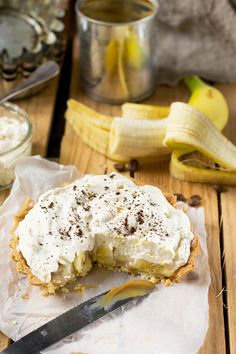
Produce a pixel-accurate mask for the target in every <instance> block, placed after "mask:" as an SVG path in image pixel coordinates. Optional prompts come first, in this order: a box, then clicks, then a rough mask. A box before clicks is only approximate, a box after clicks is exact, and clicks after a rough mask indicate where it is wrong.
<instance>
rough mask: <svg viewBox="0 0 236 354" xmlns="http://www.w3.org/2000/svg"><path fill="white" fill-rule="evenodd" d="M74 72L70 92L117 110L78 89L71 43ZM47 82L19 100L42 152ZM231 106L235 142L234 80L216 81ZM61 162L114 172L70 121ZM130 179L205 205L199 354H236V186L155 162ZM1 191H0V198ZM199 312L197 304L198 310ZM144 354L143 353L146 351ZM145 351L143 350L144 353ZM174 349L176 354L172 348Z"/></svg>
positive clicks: (165, 90) (169, 96) (168, 93)
mask: <svg viewBox="0 0 236 354" xmlns="http://www.w3.org/2000/svg"><path fill="white" fill-rule="evenodd" d="M73 53H74V55H73V66H72V69H73V72H72V81H71V91H70V92H71V94H70V96H71V97H73V98H75V99H78V100H81V101H82V102H84V103H85V104H87V105H89V106H90V107H92V108H94V109H96V110H98V111H100V112H103V113H105V114H110V115H119V114H120V107H119V106H111V105H105V104H99V103H96V102H94V101H92V100H90V99H89V98H87V97H86V96H84V95H83V93H82V92H81V91H80V90H79V73H78V69H77V67H78V48H77V44H76V42H75V48H74V52H73ZM53 85H55V83H52V84H51V85H50V86H49V88H48V89H47V90H48V91H47V92H46V91H45V92H44V93H42V94H41V95H38V96H36V97H34V98H32V99H30V100H25V101H22V102H19V104H20V106H21V107H22V108H24V109H26V110H27V111H28V112H29V114H30V116H31V119H32V121H33V127H34V151H35V152H36V153H39V154H41V155H43V156H44V155H45V151H46V147H47V143H48V133H49V130H50V126H51V116H52V110H53V109H54V105H53V102H54V99H55V90H54V89H53ZM219 88H220V89H221V90H222V92H223V93H224V95H225V96H226V98H227V101H228V103H229V106H230V123H229V125H228V127H227V129H226V131H225V133H226V135H227V136H228V137H229V138H230V139H231V140H232V141H233V142H234V143H236V103H234V95H235V94H236V85H220V86H219ZM188 96H189V92H188V90H187V89H186V88H185V87H184V86H182V85H179V86H178V87H174V88H171V87H167V86H162V87H158V88H157V90H156V92H155V94H154V95H153V96H152V97H151V98H150V99H149V100H148V101H146V102H148V103H152V104H160V105H161V104H163V105H168V104H170V103H171V102H172V101H176V100H183V101H186V100H187V99H188ZM60 162H61V163H63V164H74V165H76V166H77V167H78V169H79V170H80V172H82V173H97V174H103V173H107V172H111V171H114V167H113V165H114V162H112V161H110V160H109V159H107V158H106V157H104V156H102V155H100V154H98V153H96V152H95V151H93V150H91V149H90V148H89V147H88V146H86V145H85V144H83V142H82V141H81V140H80V139H79V138H78V136H76V134H75V133H74V131H73V129H72V128H71V127H70V125H69V124H66V128H65V134H64V136H63V139H62V144H61V155H60ZM135 179H136V180H137V181H138V182H141V183H149V184H153V185H156V186H158V187H160V188H161V189H162V190H163V191H169V192H175V193H183V194H184V195H185V196H186V197H190V196H191V195H193V194H199V195H201V197H202V198H203V205H204V207H205V216H206V229H207V233H208V239H207V241H208V252H209V264H210V272H211V286H210V291H209V314H210V320H209V330H208V334H207V336H206V339H205V343H204V345H203V347H202V349H201V350H200V353H201V354H226V353H227V354H228V353H231V354H235V353H236V311H235V307H236V276H235V275H234V270H235V269H236V259H235V257H234V254H233V251H234V249H236V237H235V236H236V223H235V222H234V220H235V211H236V208H235V204H234V201H235V200H236V189H234V188H232V187H231V188H227V191H226V192H224V193H219V192H218V193H217V192H216V191H215V189H214V188H213V187H212V186H211V185H205V184H197V183H196V184H192V183H188V182H180V181H178V180H176V179H174V178H172V177H171V176H170V175H169V169H168V163H160V164H156V165H150V166H147V167H145V168H142V169H141V170H140V171H138V172H136V173H135ZM5 197H6V193H2V194H0V203H1V201H3V199H4V198H5ZM199 311H201V309H199ZM8 342H9V341H8V339H7V338H6V337H5V336H3V335H0V350H3V349H4V348H5V347H6V346H7V345H8ZM145 354H146V353H145ZM147 354H148V353H147ZM173 354H175V353H173Z"/></svg>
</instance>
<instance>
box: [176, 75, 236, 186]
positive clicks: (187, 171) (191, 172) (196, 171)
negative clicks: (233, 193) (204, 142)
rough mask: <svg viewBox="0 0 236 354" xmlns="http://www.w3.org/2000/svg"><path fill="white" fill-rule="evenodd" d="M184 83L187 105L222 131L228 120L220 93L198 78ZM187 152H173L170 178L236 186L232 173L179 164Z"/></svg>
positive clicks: (191, 77)
mask: <svg viewBox="0 0 236 354" xmlns="http://www.w3.org/2000/svg"><path fill="white" fill-rule="evenodd" d="M184 83H185V84H186V86H187V87H188V88H189V89H190V91H191V92H192V95H191V97H190V99H189V101H188V104H190V105H191V106H192V107H194V108H196V109H198V110H199V111H200V112H202V113H204V114H205V115H206V116H207V117H208V118H209V119H210V120H211V122H212V123H213V124H214V125H215V126H216V127H217V129H219V130H220V131H221V130H223V129H224V127H225V126H226V124H227V122H228V119H229V109H228V105H227V102H226V100H225V98H224V96H223V95H222V93H221V92H220V91H219V90H218V89H216V88H214V87H212V86H210V85H207V84H206V83H205V82H204V81H203V80H201V79H200V78H199V77H198V76H190V77H186V78H185V79H184ZM192 151H194V150H192ZM189 152H191V151H186V150H184V149H183V150H178V151H176V150H175V151H173V153H172V155H171V162H170V172H171V174H172V176H174V177H176V178H178V179H181V180H185V181H189V182H202V183H216V184H217V183H225V184H236V175H235V174H234V173H233V172H232V171H230V172H226V171H219V170H209V169H205V168H200V167H199V168H198V167H191V166H188V165H186V164H185V163H184V162H181V158H182V157H183V156H184V155H186V154H187V153H189Z"/></svg>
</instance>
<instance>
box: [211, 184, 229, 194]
mask: <svg viewBox="0 0 236 354" xmlns="http://www.w3.org/2000/svg"><path fill="white" fill-rule="evenodd" d="M213 188H214V190H215V191H216V192H217V193H224V192H227V188H226V187H225V186H223V185H222V184H214V185H213Z"/></svg>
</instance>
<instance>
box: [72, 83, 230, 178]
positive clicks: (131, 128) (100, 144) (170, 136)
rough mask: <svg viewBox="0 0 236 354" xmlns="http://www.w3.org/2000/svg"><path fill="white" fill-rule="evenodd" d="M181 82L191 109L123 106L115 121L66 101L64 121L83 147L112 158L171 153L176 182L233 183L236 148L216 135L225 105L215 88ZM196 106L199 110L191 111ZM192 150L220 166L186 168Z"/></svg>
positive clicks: (151, 158)
mask: <svg viewBox="0 0 236 354" xmlns="http://www.w3.org/2000/svg"><path fill="white" fill-rule="evenodd" d="M185 81H186V84H187V85H188V86H189V87H190V89H192V90H193V93H192V96H191V97H190V100H189V102H190V104H185V103H182V102H175V103H173V104H172V105H171V107H158V106H148V105H139V104H131V103H126V104H124V105H123V106H122V113H123V117H122V118H121V117H116V118H113V117H111V116H105V115H103V114H100V113H97V112H95V111H94V110H92V109H90V108H89V107H87V106H85V105H83V104H81V103H79V102H77V101H75V100H69V101H68V110H67V112H66V118H67V120H68V121H69V122H70V123H71V124H72V126H73V127H74V129H75V130H76V132H77V133H78V134H79V135H80V136H81V138H82V139H83V141H84V142H85V143H87V144H88V145H89V146H90V147H91V148H93V149H95V150H96V151H98V152H99V153H101V154H103V155H106V156H107V157H109V158H110V159H113V160H116V161H122V162H126V161H129V160H130V159H131V158H136V159H138V160H139V162H141V163H149V162H156V161H162V160H165V159H167V158H168V157H169V156H170V154H171V163H170V171H171V174H172V175H173V176H175V177H177V178H180V179H184V180H189V181H197V182H207V183H225V184H236V147H235V146H234V145H233V144H232V143H231V142H229V141H228V140H227V139H226V138H225V137H224V136H223V135H222V134H221V133H220V131H219V130H220V129H223V127H224V126H225V124H226V123H227V120H228V107H227V103H226V101H225V99H224V97H223V95H222V94H221V93H219V91H218V90H217V89H215V88H211V87H210V86H209V85H207V84H205V83H204V82H203V81H201V80H200V79H199V78H197V77H194V76H193V77H190V78H186V80H185ZM198 105H199V107H200V109H196V108H195V106H198ZM206 115H208V117H207V116H206ZM194 150H197V151H199V152H201V153H202V154H203V155H204V156H207V157H209V158H211V159H212V160H213V161H214V162H215V163H217V164H219V165H220V167H219V168H218V167H217V168H215V169H214V167H213V168H211V169H205V168H200V167H195V166H189V165H186V164H185V162H184V161H183V156H184V155H186V154H188V153H190V152H192V151H194Z"/></svg>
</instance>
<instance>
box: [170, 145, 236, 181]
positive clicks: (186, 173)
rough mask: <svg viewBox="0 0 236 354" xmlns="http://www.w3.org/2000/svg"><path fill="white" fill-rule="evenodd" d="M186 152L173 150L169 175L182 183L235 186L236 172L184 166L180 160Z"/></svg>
mask: <svg viewBox="0 0 236 354" xmlns="http://www.w3.org/2000/svg"><path fill="white" fill-rule="evenodd" d="M186 153H188V151H185V152H184V153H183V150H174V151H173V152H172V154H171V161H170V173H171V175H172V176H173V177H175V178H178V179H180V180H183V181H189V182H198V183H213V184H228V185H235V184H236V171H223V170H213V169H207V168H199V167H195V166H188V165H185V164H184V163H183V162H181V161H180V159H181V158H182V157H183V156H184V155H185V154H186Z"/></svg>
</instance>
